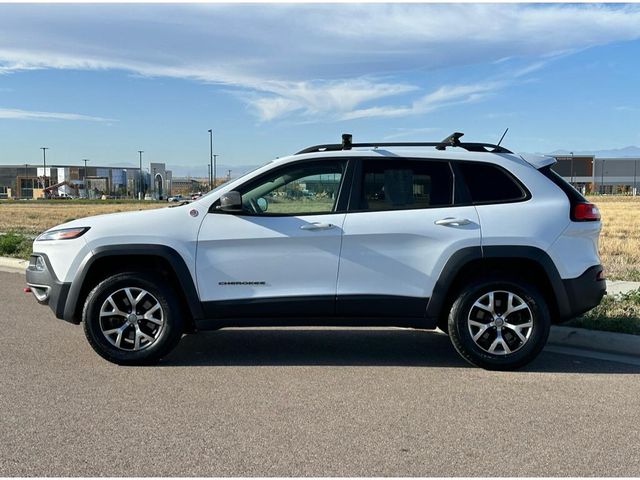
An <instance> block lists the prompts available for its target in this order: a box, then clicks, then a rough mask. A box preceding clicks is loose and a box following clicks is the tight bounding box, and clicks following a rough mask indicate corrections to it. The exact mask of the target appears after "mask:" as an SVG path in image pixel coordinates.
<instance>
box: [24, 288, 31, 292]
mask: <svg viewBox="0 0 640 480" xmlns="http://www.w3.org/2000/svg"><path fill="white" fill-rule="evenodd" d="M22 291H23V292H24V293H31V287H24V288H23V289H22Z"/></svg>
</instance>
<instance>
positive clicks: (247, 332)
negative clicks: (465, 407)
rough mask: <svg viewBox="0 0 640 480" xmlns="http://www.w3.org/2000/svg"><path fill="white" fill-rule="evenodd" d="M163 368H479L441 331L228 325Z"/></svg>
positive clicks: (583, 364) (589, 365)
mask: <svg viewBox="0 0 640 480" xmlns="http://www.w3.org/2000/svg"><path fill="white" fill-rule="evenodd" d="M160 365H162V366H167V367H182V366H397V367H440V368H443V367H444V368H474V367H472V366H470V365H469V364H467V363H466V362H465V361H464V360H463V359H462V358H461V357H460V355H458V353H457V352H456V351H455V349H454V348H453V346H452V345H451V342H450V341H449V338H448V337H447V336H446V335H444V334H442V333H439V332H436V331H421V330H412V329H400V328H366V329H365V328H229V329H222V330H217V331H212V332H200V333H198V334H197V335H186V336H184V337H183V338H182V340H181V341H180V343H179V345H178V346H177V347H176V349H175V350H174V351H173V352H171V354H170V355H168V356H167V357H166V358H164V359H163V360H162V362H161V364H160ZM519 372H562V373H640V366H636V365H628V364H623V363H617V362H610V361H604V360H596V359H591V358H584V357H576V356H571V355H564V354H559V353H552V352H547V351H543V352H542V353H541V354H540V356H539V357H538V358H537V359H536V360H535V361H534V362H532V363H531V364H529V365H527V366H526V367H524V368H523V369H521V370H519Z"/></svg>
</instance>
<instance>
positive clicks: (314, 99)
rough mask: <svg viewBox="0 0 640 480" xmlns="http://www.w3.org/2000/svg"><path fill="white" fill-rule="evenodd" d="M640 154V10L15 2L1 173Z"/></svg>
mask: <svg viewBox="0 0 640 480" xmlns="http://www.w3.org/2000/svg"><path fill="white" fill-rule="evenodd" d="M506 127H509V128H510V131H509V134H508V136H507V139H506V140H505V144H506V145H507V146H509V147H511V148H512V149H514V150H517V151H527V152H549V151H553V150H556V149H567V150H575V151H584V150H598V149H608V148H619V147H625V146H628V145H640V5H604V6H603V5H596V4H583V5H571V4H563V5H553V4H543V5H531V4H530V5H522V4H477V5H476V4H431V5H428V4H427V5H420V4H407V5H404V4H388V5H385V4H376V5H349V4H329V5H312V4H297V5H296V4H279V5H268V4H261V5H247V4H235V5H224V4H192V5H148V4H147V5H122V4H120V5H118V4H112V5H89V4H84V5H82V4H76V5H70V4H67V5H51V4H40V5H9V4H5V5H0V163H4V164H7V163H17V164H21V163H26V162H30V163H39V162H40V159H41V151H40V150H39V147H40V146H45V145H46V146H48V147H50V150H49V152H48V157H49V159H50V161H51V162H53V163H77V164H81V159H82V158H89V159H91V161H92V163H94V164H120V165H126V164H137V151H138V150H139V149H142V150H144V151H145V162H149V161H157V162H166V163H168V164H169V165H170V166H172V167H174V168H175V169H176V170H177V171H178V172H179V173H181V174H186V173H190V174H192V175H206V168H207V167H206V165H207V162H208V156H209V140H208V133H207V130H208V129H209V128H213V130H214V151H215V152H216V153H218V154H219V155H220V157H219V162H220V163H221V164H223V165H225V166H229V168H234V167H237V168H241V166H242V165H255V164H260V163H263V162H264V161H267V160H269V159H271V158H274V157H275V156H282V155H286V154H288V153H291V152H294V151H296V150H297V149H300V148H302V147H304V146H307V145H309V144H314V143H324V142H329V141H338V139H339V137H340V134H341V133H342V132H351V133H353V134H354V138H355V140H356V141H377V140H397V141H400V140H407V141H418V140H438V139H441V138H443V137H445V136H447V135H448V134H449V133H451V132H453V131H463V132H465V133H466V136H465V139H468V140H475V141H497V139H498V138H499V137H500V134H501V133H502V131H503V130H504V129H505V128H506Z"/></svg>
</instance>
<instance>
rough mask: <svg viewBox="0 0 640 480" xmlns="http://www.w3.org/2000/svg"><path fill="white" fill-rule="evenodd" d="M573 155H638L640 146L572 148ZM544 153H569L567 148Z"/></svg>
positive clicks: (602, 156) (603, 156)
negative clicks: (602, 148) (597, 148)
mask: <svg viewBox="0 0 640 480" xmlns="http://www.w3.org/2000/svg"><path fill="white" fill-rule="evenodd" d="M573 154H574V155H594V156H596V157H601V158H606V157H640V147H636V146H629V147H624V148H612V149H609V150H580V151H577V150H574V152H573ZM545 155H571V152H570V151H569V150H555V151H553V152H549V153H546V154H545Z"/></svg>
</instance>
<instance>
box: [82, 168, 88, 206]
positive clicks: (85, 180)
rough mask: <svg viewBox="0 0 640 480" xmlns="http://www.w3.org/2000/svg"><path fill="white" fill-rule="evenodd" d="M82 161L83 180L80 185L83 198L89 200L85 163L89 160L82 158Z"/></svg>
mask: <svg viewBox="0 0 640 480" xmlns="http://www.w3.org/2000/svg"><path fill="white" fill-rule="evenodd" d="M82 161H83V162H84V178H83V179H82V183H83V184H84V197H85V198H89V192H88V191H87V162H88V161H89V159H88V158H83V159H82Z"/></svg>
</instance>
